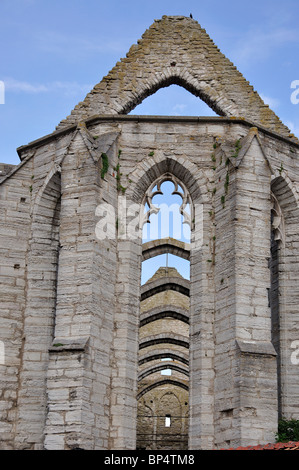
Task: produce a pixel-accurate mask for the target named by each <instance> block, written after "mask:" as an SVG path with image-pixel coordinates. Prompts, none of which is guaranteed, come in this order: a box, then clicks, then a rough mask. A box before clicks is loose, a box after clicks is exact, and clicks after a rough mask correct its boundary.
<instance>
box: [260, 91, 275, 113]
mask: <svg viewBox="0 0 299 470" xmlns="http://www.w3.org/2000/svg"><path fill="white" fill-rule="evenodd" d="M260 97H261V98H262V100H263V101H264V103H265V104H268V105H269V107H270V108H271V109H273V110H274V109H275V108H278V106H279V104H280V102H279V100H278V99H277V98H271V97H270V96H266V95H264V94H263V93H260Z"/></svg>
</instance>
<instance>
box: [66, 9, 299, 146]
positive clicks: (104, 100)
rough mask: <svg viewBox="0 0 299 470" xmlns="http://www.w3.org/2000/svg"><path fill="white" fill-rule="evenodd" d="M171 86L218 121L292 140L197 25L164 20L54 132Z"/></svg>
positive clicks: (187, 20)
mask: <svg viewBox="0 0 299 470" xmlns="http://www.w3.org/2000/svg"><path fill="white" fill-rule="evenodd" d="M190 38H192V40H190ZM172 84H176V85H179V86H182V87H184V88H186V89H187V90H188V91H190V92H191V93H193V94H194V95H195V96H198V97H200V98H201V99H202V100H203V101H204V102H205V103H207V104H208V105H209V106H210V107H211V108H212V109H213V110H214V111H215V112H216V113H217V114H219V115H220V116H228V117H229V116H241V117H244V118H246V119H248V120H250V121H252V122H254V123H257V124H261V125H263V126H265V127H267V128H269V129H271V130H273V131H276V132H279V133H281V134H282V135H284V136H285V137H290V138H294V139H296V137H295V136H292V135H291V134H290V130H289V129H288V128H287V127H286V126H285V125H284V124H283V123H282V122H281V121H280V119H279V118H278V117H277V116H276V114H275V113H274V112H273V111H272V110H271V109H269V107H268V106H267V105H265V103H264V101H263V100H262V99H261V97H260V96H259V95H258V93H257V92H256V91H255V90H254V88H253V87H252V86H251V85H250V84H249V83H248V81H246V80H245V78H244V77H243V75H242V74H241V73H240V72H239V71H238V70H237V69H236V67H235V66H234V64H233V63H232V62H230V61H229V60H228V59H227V58H226V57H225V56H224V55H223V54H221V52H220V51H219V49H218V47H217V46H216V45H215V44H214V42H213V41H212V40H211V38H210V37H209V36H208V34H207V33H206V31H205V30H204V29H203V28H201V26H200V25H199V24H198V23H197V21H195V20H193V19H191V18H186V17H183V16H166V15H165V16H163V17H162V19H160V20H156V21H155V22H154V23H153V24H152V25H151V26H150V28H148V29H147V30H146V31H145V33H144V34H143V36H142V38H141V39H140V40H139V41H138V43H137V44H134V45H133V46H132V47H131V48H130V50H129V52H128V53H127V55H126V58H124V59H121V60H120V61H119V62H117V64H116V65H115V67H114V68H113V69H112V70H111V71H110V72H109V73H108V75H107V76H105V77H104V78H103V80H102V81H101V82H100V83H98V84H97V85H96V86H95V87H94V88H93V89H92V90H91V92H90V93H88V94H87V96H86V98H85V99H84V101H83V102H81V103H79V104H78V105H77V106H76V107H75V108H74V110H73V111H72V112H71V114H70V116H68V117H67V118H66V119H65V120H63V121H61V122H60V124H59V126H58V129H62V128H65V127H66V126H68V125H71V124H74V123H77V122H79V121H82V120H85V119H88V118H90V117H91V116H94V115H99V114H127V113H128V112H130V111H131V110H132V109H134V107H135V106H137V104H139V103H140V102H141V101H142V100H143V99H144V98H146V97H147V96H149V95H151V94H153V93H155V91H157V90H158V89H159V88H162V87H166V86H169V85H172ZM296 140H297V139H296Z"/></svg>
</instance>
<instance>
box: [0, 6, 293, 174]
mask: <svg viewBox="0 0 299 470" xmlns="http://www.w3.org/2000/svg"><path fill="white" fill-rule="evenodd" d="M190 13H192V15H193V18H194V19H195V20H197V21H198V23H199V24H200V25H201V26H202V27H203V28H204V29H206V31H207V33H208V34H209V36H210V37H211V38H212V40H213V41H214V42H215V44H216V45H217V46H218V47H219V48H220V50H221V52H222V53H223V54H224V55H226V56H227V57H228V58H229V59H230V60H231V61H232V62H233V63H234V64H235V65H236V67H237V68H238V70H239V71H240V72H241V73H242V74H243V75H244V77H245V78H246V79H247V80H248V81H249V82H250V84H251V85H252V86H253V87H254V89H255V90H256V91H257V92H258V93H259V94H260V95H261V97H262V98H263V99H264V101H265V102H266V103H267V104H269V106H270V108H271V109H273V111H274V112H275V113H276V114H277V115H278V116H279V117H280V119H281V120H282V121H283V122H284V123H285V124H286V125H287V126H288V127H289V128H290V129H291V131H292V132H294V134H295V135H297V136H298V137H299V65H298V51H299V27H298V25H299V2H298V0H284V2H281V1H280V0H279V1H278V0H251V1H250V2H242V1H240V0H238V1H236V0H227V1H225V2H224V1H223V0H209V1H206V2H200V1H198V0H184V1H182V0H151V1H147V2H145V1H140V0H139V1H137V0H126V1H120V0H109V1H107V0H105V1H103V0H0V44H1V56H0V57H1V60H0V162H2V163H11V164H15V165H16V164H18V163H19V157H18V154H17V152H16V149H17V148H18V147H20V146H21V145H26V144H27V143H29V142H31V141H33V140H35V139H38V138H40V137H43V136H44V135H47V134H50V133H52V132H53V131H54V130H55V127H56V126H57V124H58V123H59V122H60V121H61V120H62V119H64V118H65V117H66V116H68V115H69V114H70V112H71V110H72V109H73V108H74V107H75V106H76V104H77V103H78V102H80V101H82V100H83V99H84V97H85V96H86V94H87V93H88V92H89V91H90V90H91V89H92V88H93V87H94V85H95V84H97V83H99V82H100V81H101V79H102V78H103V77H104V76H105V75H107V74H108V72H109V71H110V70H111V69H112V68H113V67H114V65H115V64H116V62H118V61H119V60H120V58H123V57H125V56H126V53H127V52H128V50H129V49H130V47H131V45H132V44H135V43H137V41H138V39H140V38H141V36H142V34H143V33H144V32H145V30H146V29H147V28H148V27H149V26H150V25H151V24H152V23H153V22H154V20H155V19H159V18H161V17H162V16H163V15H183V16H189V14H190ZM292 86H293V88H292ZM131 114H164V115H165V114H166V115H167V114H168V115H199V116H200V115H201V116H205V115H211V114H212V115H213V114H214V113H213V112H212V111H211V110H210V108H208V107H207V106H206V105H205V104H204V103H202V101H201V100H200V99H199V98H196V97H194V96H193V95H192V94H190V93H189V92H187V91H186V90H185V89H183V88H181V87H178V86H175V85H173V86H170V87H168V88H164V89H161V90H159V91H158V92H157V93H156V94H155V95H153V96H151V97H148V98H146V99H145V100H144V101H143V103H142V104H140V105H139V106H137V107H136V108H135V110H133V112H132V113H131Z"/></svg>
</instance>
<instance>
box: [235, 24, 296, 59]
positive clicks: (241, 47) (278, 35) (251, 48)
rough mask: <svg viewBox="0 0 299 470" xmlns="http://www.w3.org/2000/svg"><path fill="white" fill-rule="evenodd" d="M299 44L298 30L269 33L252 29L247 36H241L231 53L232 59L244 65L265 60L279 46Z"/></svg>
mask: <svg viewBox="0 0 299 470" xmlns="http://www.w3.org/2000/svg"><path fill="white" fill-rule="evenodd" d="M296 43H297V44H298V43H299V30H298V29H287V28H280V29H276V30H273V29H271V30H270V31H261V30H260V29H252V30H250V31H248V32H247V34H244V33H243V34H242V39H241V41H240V42H239V43H238V44H237V45H236V48H235V50H234V51H233V52H232V58H236V60H237V61H238V62H239V63H246V64H247V65H249V62H251V61H252V60H254V61H255V62H257V61H259V60H263V59H266V58H267V57H269V55H270V54H272V53H274V52H275V50H276V49H277V48H278V47H280V46H285V45H286V44H296Z"/></svg>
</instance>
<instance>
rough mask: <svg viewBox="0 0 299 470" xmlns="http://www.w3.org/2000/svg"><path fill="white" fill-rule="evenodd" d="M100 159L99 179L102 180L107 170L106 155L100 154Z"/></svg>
mask: <svg viewBox="0 0 299 470" xmlns="http://www.w3.org/2000/svg"><path fill="white" fill-rule="evenodd" d="M101 159H102V170H101V178H102V179H104V178H105V175H106V173H107V171H108V168H109V161H108V157H107V155H106V153H102V155H101Z"/></svg>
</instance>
